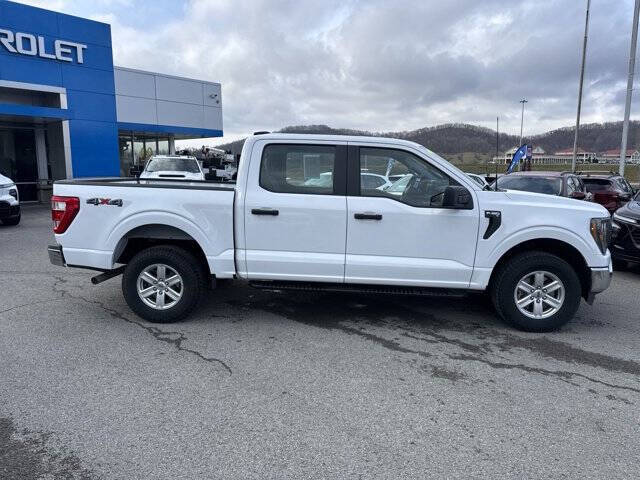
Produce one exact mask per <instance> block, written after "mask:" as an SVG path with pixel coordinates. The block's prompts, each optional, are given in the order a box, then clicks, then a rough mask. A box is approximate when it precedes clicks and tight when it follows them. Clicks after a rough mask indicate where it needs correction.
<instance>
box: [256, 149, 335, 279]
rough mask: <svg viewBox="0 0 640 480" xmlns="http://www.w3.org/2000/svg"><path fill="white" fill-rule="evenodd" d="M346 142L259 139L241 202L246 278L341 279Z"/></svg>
mask: <svg viewBox="0 0 640 480" xmlns="http://www.w3.org/2000/svg"><path fill="white" fill-rule="evenodd" d="M346 157H347V145H346V142H342V143H341V142H322V141H319V142H317V143H316V144H313V145H310V144H308V142H307V143H295V142H287V143H268V142H257V143H256V144H255V145H254V147H253V152H252V154H251V164H250V165H249V172H248V178H247V188H246V198H245V207H244V222H245V225H244V227H245V246H246V247H245V248H246V249H245V258H246V270H247V276H248V278H249V279H250V280H292V281H322V282H339V283H341V282H343V281H344V255H345V243H346V230H347V223H346V214H347V205H346V196H345V193H346V163H347V161H346Z"/></svg>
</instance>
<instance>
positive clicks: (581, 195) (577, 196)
mask: <svg viewBox="0 0 640 480" xmlns="http://www.w3.org/2000/svg"><path fill="white" fill-rule="evenodd" d="M569 197H571V198H575V199H576V200H584V199H585V198H587V194H586V193H584V192H580V191H578V190H576V191H575V192H572V193H571V195H569Z"/></svg>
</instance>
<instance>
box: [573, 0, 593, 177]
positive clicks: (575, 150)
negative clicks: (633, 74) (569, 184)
mask: <svg viewBox="0 0 640 480" xmlns="http://www.w3.org/2000/svg"><path fill="white" fill-rule="evenodd" d="M590 6H591V0H587V15H586V17H585V21H584V42H583V44H582V65H581V67H580V84H579V87H578V113H577V114H576V131H575V135H574V137H573V158H572V159H571V171H572V172H575V171H576V158H577V156H578V130H579V129H580V109H581V108H582V83H583V82H584V61H585V58H586V56H587V36H588V35H589V7H590Z"/></svg>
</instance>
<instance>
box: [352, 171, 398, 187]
mask: <svg viewBox="0 0 640 480" xmlns="http://www.w3.org/2000/svg"><path fill="white" fill-rule="evenodd" d="M360 183H361V184H362V187H363V188H376V189H378V190H383V189H384V188H386V187H389V186H391V184H392V183H393V182H392V181H390V180H389V178H388V177H385V176H384V175H379V174H377V173H369V172H360Z"/></svg>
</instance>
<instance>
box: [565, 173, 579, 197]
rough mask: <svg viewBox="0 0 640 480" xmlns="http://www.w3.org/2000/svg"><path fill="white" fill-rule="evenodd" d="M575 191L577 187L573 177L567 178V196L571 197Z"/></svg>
mask: <svg viewBox="0 0 640 480" xmlns="http://www.w3.org/2000/svg"><path fill="white" fill-rule="evenodd" d="M576 189H577V186H576V183H575V180H574V179H573V177H567V195H571V194H572V193H573V192H575V191H576Z"/></svg>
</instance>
